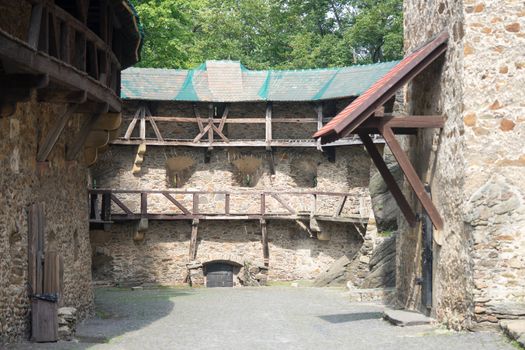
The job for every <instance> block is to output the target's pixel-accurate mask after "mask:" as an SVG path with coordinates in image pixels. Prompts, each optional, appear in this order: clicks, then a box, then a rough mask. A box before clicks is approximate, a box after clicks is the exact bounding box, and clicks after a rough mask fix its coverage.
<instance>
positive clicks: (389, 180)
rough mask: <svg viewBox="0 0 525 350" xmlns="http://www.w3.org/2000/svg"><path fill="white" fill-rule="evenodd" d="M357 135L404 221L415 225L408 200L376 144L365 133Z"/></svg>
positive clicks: (415, 221)
mask: <svg viewBox="0 0 525 350" xmlns="http://www.w3.org/2000/svg"><path fill="white" fill-rule="evenodd" d="M359 137H360V138H361V140H362V141H363V144H364V146H365V148H366V150H367V151H368V154H369V155H370V157H371V158H372V161H373V162H374V164H375V166H376V168H377V170H378V171H379V173H380V174H381V177H382V178H383V180H384V181H385V184H386V186H387V188H388V190H389V191H390V193H391V194H392V196H393V197H394V199H395V201H396V203H397V206H398V207H399V209H400V210H401V212H402V213H403V216H404V217H405V219H406V221H407V222H408V224H409V225H410V226H411V227H415V226H416V224H417V219H416V215H415V214H414V212H413V211H412V208H411V207H410V204H408V201H407V200H406V198H405V196H404V194H403V192H402V191H401V189H400V188H399V185H398V184H397V182H396V179H395V178H394V176H393V175H392V173H391V172H390V170H389V169H388V166H387V165H386V163H385V161H384V159H383V157H382V156H381V154H380V153H379V151H378V150H377V148H376V146H375V145H374V143H373V141H372V139H371V138H370V136H369V135H367V134H359Z"/></svg>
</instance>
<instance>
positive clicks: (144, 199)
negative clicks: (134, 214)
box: [140, 192, 148, 217]
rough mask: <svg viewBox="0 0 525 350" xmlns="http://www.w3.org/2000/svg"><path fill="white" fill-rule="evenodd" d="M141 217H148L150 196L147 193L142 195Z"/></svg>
mask: <svg viewBox="0 0 525 350" xmlns="http://www.w3.org/2000/svg"><path fill="white" fill-rule="evenodd" d="M140 215H141V216H142V217H147V216H148V194H147V193H146V192H142V193H141V194H140Z"/></svg>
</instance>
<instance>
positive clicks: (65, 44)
mask: <svg viewBox="0 0 525 350" xmlns="http://www.w3.org/2000/svg"><path fill="white" fill-rule="evenodd" d="M28 2H29V3H31V5H32V9H31V18H30V27H29V33H28V38H27V44H28V45H29V46H30V47H32V48H33V49H35V50H38V51H41V52H44V53H46V54H48V55H49V56H52V57H55V58H56V59H58V60H60V61H62V62H64V63H66V64H68V65H70V66H72V67H75V68H76V69H78V70H80V71H81V72H84V73H86V74H88V75H89V76H91V77H92V78H94V79H95V80H97V81H98V82H100V83H101V84H103V85H104V86H106V87H108V88H110V89H111V90H113V91H114V92H115V93H116V94H117V95H119V90H120V78H119V74H120V68H121V66H120V62H119V60H118V58H117V57H116V55H115V53H114V52H113V48H112V42H113V23H112V21H113V16H112V12H111V11H112V9H111V6H109V5H108V4H107V3H106V4H105V6H101V9H100V33H101V36H102V37H100V36H99V35H97V34H95V33H94V32H93V31H92V30H90V29H89V28H88V26H87V24H86V23H83V22H81V21H80V20H79V19H77V18H75V17H74V16H72V15H71V14H70V13H68V12H67V11H65V10H64V9H62V8H61V7H59V6H57V5H54V4H53V3H51V2H47V1H39V0H29V1H28ZM101 4H103V2H101ZM86 16H87V14H86Z"/></svg>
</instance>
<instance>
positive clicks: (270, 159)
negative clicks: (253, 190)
mask: <svg viewBox="0 0 525 350" xmlns="http://www.w3.org/2000/svg"><path fill="white" fill-rule="evenodd" d="M266 157H267V158H268V165H269V166H270V174H271V175H275V159H274V154H273V149H272V148H270V149H269V150H267V151H266Z"/></svg>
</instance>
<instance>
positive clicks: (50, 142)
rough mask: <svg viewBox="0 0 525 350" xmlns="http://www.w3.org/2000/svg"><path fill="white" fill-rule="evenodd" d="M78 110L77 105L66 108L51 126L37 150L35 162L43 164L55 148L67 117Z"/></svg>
mask: <svg viewBox="0 0 525 350" xmlns="http://www.w3.org/2000/svg"><path fill="white" fill-rule="evenodd" d="M77 108H78V105H76V104H75V105H68V106H67V107H66V110H65V111H64V113H62V115H61V116H60V118H59V119H58V121H57V122H56V123H55V125H53V128H52V129H51V131H50V132H49V134H47V137H46V138H45V140H44V142H43V143H42V146H41V147H40V149H39V150H38V154H37V156H36V160H37V162H44V161H46V159H47V157H48V156H49V154H50V153H51V151H52V150H53V148H54V147H55V144H56V143H57V141H58V139H59V138H60V135H61V134H62V131H63V130H64V128H65V127H66V124H67V121H68V120H69V117H71V115H72V114H73V113H75V111H76V109H77Z"/></svg>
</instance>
